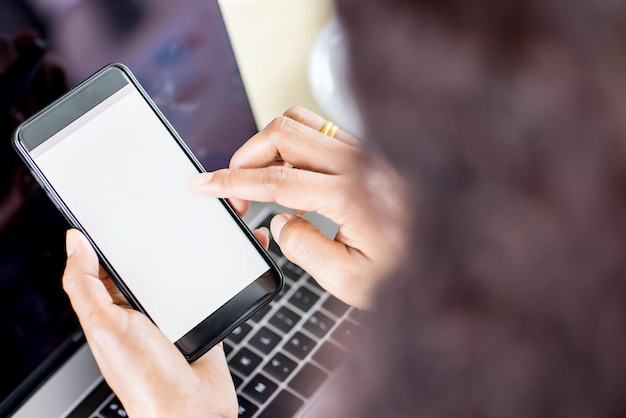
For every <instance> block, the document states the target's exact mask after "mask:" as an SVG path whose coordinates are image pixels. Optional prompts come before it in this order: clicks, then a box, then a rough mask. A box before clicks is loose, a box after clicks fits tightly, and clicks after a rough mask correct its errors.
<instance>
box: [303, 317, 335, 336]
mask: <svg viewBox="0 0 626 418" xmlns="http://www.w3.org/2000/svg"><path fill="white" fill-rule="evenodd" d="M333 326H335V320H334V319H330V318H329V317H328V316H327V315H324V314H323V313H321V312H319V311H318V312H315V313H314V314H313V315H311V316H310V317H309V319H307V321H306V322H305V323H304V329H306V330H307V331H309V332H311V334H314V335H315V336H317V337H319V338H322V337H323V336H324V335H326V334H327V333H328V332H329V331H330V330H331V329H332V327H333Z"/></svg>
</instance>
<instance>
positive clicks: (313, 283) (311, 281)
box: [306, 276, 325, 292]
mask: <svg viewBox="0 0 626 418" xmlns="http://www.w3.org/2000/svg"><path fill="white" fill-rule="evenodd" d="M306 282H307V283H308V284H309V286H311V287H312V288H313V289H315V290H317V291H319V292H325V290H324V288H323V287H322V286H320V284H319V283H318V282H317V280H315V279H314V278H313V277H311V276H309V278H308V279H306Z"/></svg>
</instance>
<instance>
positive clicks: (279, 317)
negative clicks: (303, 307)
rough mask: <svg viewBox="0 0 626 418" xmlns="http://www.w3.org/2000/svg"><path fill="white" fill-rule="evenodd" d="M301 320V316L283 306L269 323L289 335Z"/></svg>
mask: <svg viewBox="0 0 626 418" xmlns="http://www.w3.org/2000/svg"><path fill="white" fill-rule="evenodd" d="M299 320H300V315H298V314H297V313H295V312H293V311H292V310H291V309H289V308H286V307H284V306H283V307H281V308H280V309H279V310H278V312H276V313H275V314H274V316H272V317H271V318H270V320H269V323H270V324H272V325H274V326H275V327H276V328H278V329H279V330H281V331H282V332H285V333H287V332H289V331H291V329H293V327H294V326H295V325H296V324H297V323H298V321H299Z"/></svg>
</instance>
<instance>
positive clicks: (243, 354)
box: [0, 0, 366, 418]
mask: <svg viewBox="0 0 626 418" xmlns="http://www.w3.org/2000/svg"><path fill="white" fill-rule="evenodd" d="M2 7H3V10H2V12H3V13H2V14H3V17H5V19H3V20H1V21H0V24H1V25H3V26H2V27H0V33H2V34H11V33H15V32H16V31H17V30H19V29H23V28H35V29H37V31H38V32H39V33H41V34H42V35H44V36H45V37H47V38H49V39H50V40H51V45H52V47H53V48H54V50H53V52H54V53H55V54H56V56H58V57H59V60H60V61H61V62H63V63H65V64H66V66H65V69H66V71H67V74H66V75H67V78H68V82H69V85H70V86H71V85H73V84H76V83H78V82H80V81H81V80H82V79H83V78H85V77H86V76H88V75H89V74H91V73H92V72H94V71H95V70H97V69H98V68H100V67H102V66H103V65H105V64H107V63H109V62H115V61H117V62H124V63H126V64H127V65H129V67H131V68H132V69H133V71H134V72H135V74H136V75H137V77H138V78H139V80H140V82H141V83H142V85H143V86H144V87H145V88H146V90H147V91H148V93H149V94H150V95H151V96H152V97H153V98H154V99H155V101H156V102H157V104H158V105H159V107H160V108H161V109H162V110H163V112H164V113H165V115H166V116H167V117H168V119H169V120H170V121H171V122H172V124H173V125H174V126H175V128H176V129H177V130H178V131H179V133H180V134H181V136H182V137H183V138H184V139H185V141H186V142H187V143H188V144H189V146H190V147H191V149H192V150H193V152H194V153H195V154H196V155H197V156H198V157H199V159H200V160H201V161H202V163H203V164H204V166H205V167H206V168H207V169H216V168H220V167H225V166H227V164H228V161H229V159H230V156H231V155H232V153H233V152H234V151H235V150H236V149H237V148H239V147H240V146H241V145H242V144H243V142H245V140H247V139H248V138H249V137H250V136H251V135H253V134H254V133H255V132H256V130H257V128H256V125H255V122H254V118H253V115H252V111H251V110H250V106H249V103H248V101H247V97H246V93H245V89H244V86H243V83H242V81H241V77H240V75H239V72H238V69H237V64H236V62H235V58H234V55H233V53H232V49H231V47H230V43H229V39H228V35H227V32H226V29H225V27H224V24H223V21H222V18H221V13H220V10H219V6H218V4H217V1H206V0H184V1H179V2H170V1H167V0H151V1H146V0H142V1H138V0H91V1H83V2H68V1H60V0H58V1H47V2H42V1H37V0H32V1H27V0H8V1H7V2H5V3H4V4H3V6H2ZM9 17H10V18H9ZM55 19H56V20H55ZM90 29H93V32H91V31H90ZM86 30H87V32H85V31H86ZM94 45H97V47H95V46H94ZM216 63H219V64H216ZM224 80H228V82H224ZM2 140H3V144H2V147H3V148H2V150H1V151H2V152H1V153H0V158H1V159H2V160H1V161H0V298H1V301H0V302H1V303H0V332H2V335H3V342H4V343H3V352H4V353H5V359H6V361H5V366H3V378H2V379H0V380H1V383H0V416H14V417H16V418H23V417H27V418H29V417H70V418H74V417H100V418H108V417H124V416H126V413H125V411H124V410H123V407H122V406H121V405H120V403H119V401H118V400H117V398H116V397H115V394H113V393H112V392H111V390H110V389H109V388H108V386H107V385H106V383H105V382H104V381H103V379H102V376H101V374H100V372H99V370H98V367H97V365H96V363H95V361H94V359H93V357H92V355H91V352H90V351H89V347H88V346H87V344H86V342H85V339H84V337H83V334H82V332H81V329H80V327H79V324H78V322H77V320H76V318H75V316H74V314H73V311H72V310H71V308H70V305H69V302H68V301H67V297H66V296H65V294H64V293H63V291H62V289H61V282H60V278H61V274H62V271H63V267H64V264H65V250H64V237H65V230H66V229H67V227H68V226H67V224H66V222H65V220H64V219H63V218H62V217H61V216H60V214H59V213H58V212H57V210H56V209H55V208H54V206H53V205H52V204H51V203H50V202H49V201H48V199H47V198H46V196H45V194H44V193H43V191H41V190H40V189H38V186H37V185H36V183H35V182H33V181H32V180H31V179H30V178H29V177H28V175H27V174H26V172H25V171H24V170H23V169H22V168H21V167H20V165H19V162H17V160H13V159H12V158H11V155H12V154H11V153H12V150H10V147H9V138H8V137H4V138H3V139H2ZM5 159H6V160H7V161H5ZM287 210H288V209H286V208H282V207H280V206H278V205H275V204H260V203H253V204H252V205H251V208H250V210H249V212H248V213H247V214H246V216H245V217H244V220H245V221H246V222H247V223H248V224H249V225H250V226H251V227H253V228H256V227H259V226H263V225H268V223H269V220H270V219H271V217H272V216H273V215H274V214H276V213H281V212H284V211H287ZM305 217H307V218H309V219H310V220H311V221H312V222H314V223H315V224H316V225H318V226H319V227H320V228H321V229H322V230H323V231H324V232H325V233H326V234H327V235H328V236H334V234H335V232H336V226H335V225H334V224H333V223H332V222H330V221H328V220H327V219H325V218H322V217H321V216H317V215H316V214H307V215H305ZM270 253H271V255H272V256H273V257H274V259H275V260H276V261H277V263H278V264H279V266H280V267H281V269H282V270H283V272H284V273H285V277H286V287H285V289H284V291H283V292H282V293H281V295H280V296H279V298H278V299H277V300H275V301H273V302H272V303H271V304H270V305H269V306H268V307H267V308H266V309H264V310H262V311H261V312H259V313H258V314H257V315H255V316H254V317H253V318H251V319H250V320H249V321H247V322H246V323H245V324H243V325H242V326H241V327H239V328H238V329H236V330H235V331H234V332H233V333H232V334H231V335H230V336H229V337H228V338H227V339H226V340H225V342H224V347H225V350H226V353H227V360H228V363H229V366H230V370H231V373H232V376H233V381H234V383H235V386H236V388H237V395H238V399H239V408H240V409H239V416H241V417H279V418H280V417H291V416H301V417H304V416H307V414H308V411H313V410H314V409H315V400H316V399H318V398H319V397H321V396H323V393H324V391H325V390H328V389H326V388H327V387H329V385H330V384H332V381H333V379H334V375H335V373H336V371H337V370H339V369H340V368H341V365H342V364H345V359H346V358H347V356H348V354H349V352H350V350H351V349H352V347H354V344H356V341H357V340H358V337H359V335H360V334H361V333H362V332H364V327H363V326H362V324H363V323H364V321H365V317H366V315H365V314H364V313H363V312H360V311H358V310H355V309H353V308H350V307H348V306H347V305H345V304H343V303H342V302H340V301H339V300H337V299H335V298H334V297H332V296H331V295H329V294H328V293H327V292H325V291H324V290H322V289H321V288H320V287H319V286H318V285H317V284H316V283H315V281H314V280H313V279H312V278H311V277H310V276H308V275H307V274H306V273H305V272H304V271H302V269H300V268H299V267H298V266H296V265H294V264H293V263H291V262H289V261H288V260H287V259H286V258H285V257H284V256H283V255H282V254H281V252H280V249H279V248H278V246H277V245H276V244H275V243H273V242H272V243H271V245H270Z"/></svg>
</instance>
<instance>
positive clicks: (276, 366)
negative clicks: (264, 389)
mask: <svg viewBox="0 0 626 418" xmlns="http://www.w3.org/2000/svg"><path fill="white" fill-rule="evenodd" d="M297 366H298V364H297V363H296V362H295V361H293V360H291V359H290V358H289V357H287V356H286V355H284V354H282V353H276V354H275V355H274V357H272V359H271V360H270V361H269V362H268V363H267V364H266V365H265V367H264V368H263V370H264V371H265V372H267V374H269V375H270V376H272V377H273V378H275V379H276V380H278V381H279V382H284V381H285V380H287V378H288V377H289V375H291V373H293V371H294V370H295V369H296V367H297Z"/></svg>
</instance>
